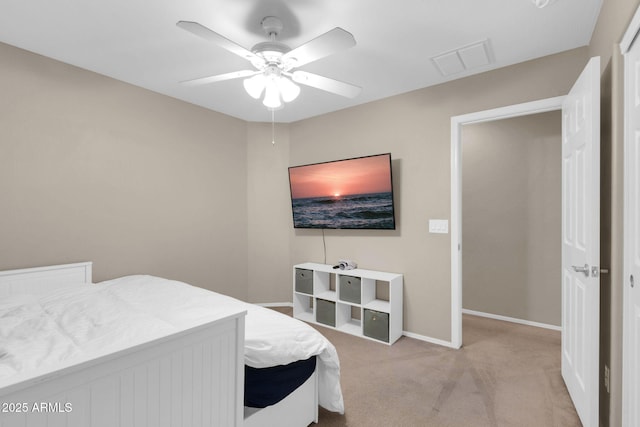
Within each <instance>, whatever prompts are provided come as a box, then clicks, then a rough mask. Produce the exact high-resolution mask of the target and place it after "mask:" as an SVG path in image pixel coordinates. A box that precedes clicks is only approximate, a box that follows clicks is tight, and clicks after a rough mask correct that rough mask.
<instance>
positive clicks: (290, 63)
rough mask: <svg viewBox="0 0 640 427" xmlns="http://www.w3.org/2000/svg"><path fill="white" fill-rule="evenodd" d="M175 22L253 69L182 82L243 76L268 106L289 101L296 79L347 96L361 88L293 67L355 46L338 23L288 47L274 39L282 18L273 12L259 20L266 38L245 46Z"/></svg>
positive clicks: (250, 90)
mask: <svg viewBox="0 0 640 427" xmlns="http://www.w3.org/2000/svg"><path fill="white" fill-rule="evenodd" d="M176 25H177V26H178V27H180V28H182V29H183V30H186V31H189V32H190V33H192V34H195V35H196V36H198V37H201V38H203V39H206V40H209V41H212V42H214V43H216V44H217V45H218V46H220V47H222V48H224V49H227V50H228V51H229V52H231V53H234V54H236V55H238V56H240V57H242V58H244V59H246V60H248V61H249V62H251V64H252V65H253V67H254V68H255V70H240V71H233V72H230V73H225V74H218V75H214V76H208V77H201V78H197V79H193V80H186V81H184V82H182V83H185V84H189V85H200V84H206V83H214V82H220V81H224V80H231V79H240V78H244V79H245V80H244V82H243V84H244V88H245V90H246V91H247V93H248V94H249V95H250V96H252V97H253V98H255V99H260V97H261V96H262V94H263V93H264V98H263V101H262V103H263V104H264V105H265V106H266V107H268V108H269V109H271V110H276V109H279V108H281V107H282V106H283V102H291V101H293V100H294V99H296V98H297V97H298V95H299V93H300V87H299V86H298V85H296V83H299V84H302V85H306V86H311V87H314V88H316V89H321V90H324V91H327V92H331V93H334V94H337V95H342V96H345V97H347V98H353V97H355V96H357V95H358V94H359V93H360V91H361V90H362V89H361V88H360V87H358V86H354V85H352V84H349V83H345V82H341V81H338V80H334V79H330V78H328V77H324V76H320V75H318V74H313V73H309V72H306V71H302V70H296V68H298V67H301V66H303V65H305V64H308V63H310V62H313V61H316V60H318V59H321V58H324V57H326V56H329V55H332V54H334V53H336V52H339V51H341V50H344V49H348V48H350V47H352V46H355V44H356V41H355V39H354V37H353V35H351V33H349V32H347V31H345V30H343V29H342V28H340V27H336V28H334V29H332V30H330V31H327V32H326V33H324V34H322V35H320V36H318V37H316V38H315V39H313V40H311V41H309V42H307V43H305V44H303V45H301V46H298V47H297V48H295V49H293V50H292V49H291V48H289V47H288V46H287V45H285V44H284V43H282V42H279V41H277V40H276V38H277V36H278V34H279V33H280V32H281V31H282V28H283V25H282V21H281V20H280V19H278V18H276V17H274V16H267V17H266V18H264V19H263V20H262V22H261V25H262V28H263V30H264V32H265V33H266V35H267V36H268V37H269V41H265V42H261V43H258V44H256V45H255V46H253V48H251V50H248V49H245V48H244V47H242V46H240V45H239V44H237V43H235V42H233V41H231V40H229V39H227V38H226V37H224V36H222V35H220V34H218V33H216V32H215V31H212V30H210V29H209V28H207V27H205V26H204V25H201V24H199V23H197V22H191V21H178V22H177V24H176Z"/></svg>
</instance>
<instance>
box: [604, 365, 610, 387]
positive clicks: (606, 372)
mask: <svg viewBox="0 0 640 427" xmlns="http://www.w3.org/2000/svg"><path fill="white" fill-rule="evenodd" d="M604 387H605V388H606V389H607V393H609V367H608V366H607V365H604Z"/></svg>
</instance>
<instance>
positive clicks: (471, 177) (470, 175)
mask: <svg viewBox="0 0 640 427" xmlns="http://www.w3.org/2000/svg"><path fill="white" fill-rule="evenodd" d="M561 121H562V120H561V114H560V112H559V111H550V112H545V113H537V114H530V115H525V116H519V117H514V118H507V119H501V120H494V121H488V122H483V123H477V124H472V125H467V126H465V127H464V129H463V132H462V175H463V177H462V178H463V179H462V206H461V208H462V225H461V228H462V241H463V242H464V246H463V249H464V252H463V256H462V257H461V259H462V295H463V306H462V312H463V313H465V314H472V315H476V316H481V317H488V318H493V319H497V320H504V321H509V322H514V323H521V324H525V325H530V326H537V327H543V328H547V329H553V330H556V331H560V330H561V324H562V318H561V316H562V304H561V302H562V295H561V280H560V279H561V276H560V274H558V272H559V271H561V269H562V263H561V258H562V246H561V239H560V236H561V233H562V226H561V225H562V224H561V216H562V204H561V200H562V187H561V185H560V183H561V181H562V167H561V166H562V162H561V156H562V146H561V145H562V144H561V140H562V123H561ZM463 341H464V337H463Z"/></svg>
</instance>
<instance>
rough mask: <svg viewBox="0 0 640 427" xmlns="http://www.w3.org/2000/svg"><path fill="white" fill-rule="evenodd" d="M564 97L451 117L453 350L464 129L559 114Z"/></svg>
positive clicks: (457, 323)
mask: <svg viewBox="0 0 640 427" xmlns="http://www.w3.org/2000/svg"><path fill="white" fill-rule="evenodd" d="M564 99H565V97H564V96H558V97H555V98H546V99H541V100H538V101H531V102H525V103H522V104H515V105H508V106H506V107H500V108H494V109H491V110H485V111H478V112H475V113H469V114H463V115H460V116H453V117H451V347H453V348H460V347H462V127H463V126H465V125H470V124H474V123H483V122H490V121H495V120H502V119H509V118H513V117H520V116H528V115H531V114H538V113H546V112H548V111H560V110H561V109H562V102H563V101H564Z"/></svg>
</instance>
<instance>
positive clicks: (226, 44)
mask: <svg viewBox="0 0 640 427" xmlns="http://www.w3.org/2000/svg"><path fill="white" fill-rule="evenodd" d="M176 25H177V26H178V27H180V28H182V29H183V30H186V31H188V32H190V33H191V34H194V35H196V36H198V37H201V38H203V39H205V40H209V41H212V42H214V43H215V44H217V45H218V46H220V47H221V48H224V49H226V50H228V51H229V52H231V53H235V54H236V55H238V56H240V57H242V58H244V59H246V60H247V61H250V62H251V63H252V64H254V65H256V64H264V59H262V58H260V57H259V56H258V55H256V54H255V53H253V52H251V51H250V50H248V49H245V48H244V47H242V46H240V45H239V44H237V43H235V42H232V41H231V40H229V39H228V38H226V37H224V36H221V35H220V34H218V33H216V32H215V31H212V30H210V29H209V28H207V27H205V26H204V25H201V24H198V23H197V22H192V21H178V22H177V23H176ZM256 66H257V65H256Z"/></svg>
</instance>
